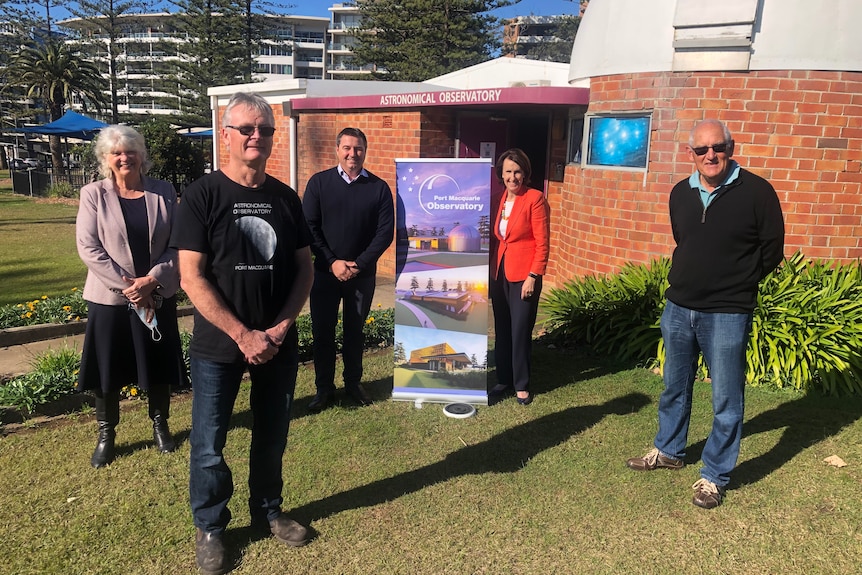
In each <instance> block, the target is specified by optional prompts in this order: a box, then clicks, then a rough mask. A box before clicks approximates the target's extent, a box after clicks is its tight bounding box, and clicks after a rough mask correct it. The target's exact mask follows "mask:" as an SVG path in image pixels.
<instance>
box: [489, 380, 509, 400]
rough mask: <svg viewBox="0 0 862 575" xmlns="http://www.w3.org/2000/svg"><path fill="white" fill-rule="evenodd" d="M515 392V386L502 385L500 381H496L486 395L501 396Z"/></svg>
mask: <svg viewBox="0 0 862 575" xmlns="http://www.w3.org/2000/svg"><path fill="white" fill-rule="evenodd" d="M513 393H515V388H514V387H512V386H511V385H503V384H502V383H498V384H497V385H495V386H494V387H492V388H491V390H490V391H489V392H488V395H490V396H491V397H503V396H506V395H511V394H513Z"/></svg>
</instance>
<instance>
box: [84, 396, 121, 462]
mask: <svg viewBox="0 0 862 575" xmlns="http://www.w3.org/2000/svg"><path fill="white" fill-rule="evenodd" d="M96 421H97V422H98V423H99V440H98V443H96V449H94V450H93V456H92V457H91V458H90V465H92V466H93V467H95V468H96V469H98V468H100V467H105V466H106V465H110V464H111V462H112V461H114V457H115V456H116V451H115V450H114V438H115V437H116V431H115V430H114V428H115V427H116V426H117V423H119V422H120V395H119V393H108V394H104V395H102V397H99V396H96Z"/></svg>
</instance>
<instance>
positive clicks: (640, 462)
mask: <svg viewBox="0 0 862 575" xmlns="http://www.w3.org/2000/svg"><path fill="white" fill-rule="evenodd" d="M626 465H628V466H629V468H631V469H634V470H635V471H652V470H653V469H657V468H659V467H662V468H664V469H682V468H683V467H684V466H685V462H684V461H683V460H682V459H674V458H672V457H665V456H664V455H662V454H661V452H660V451H659V450H658V449H656V448H652V449H651V450H650V452H649V453H647V454H646V455H644V456H643V457H632V458H631V459H629V460H628V461H626Z"/></svg>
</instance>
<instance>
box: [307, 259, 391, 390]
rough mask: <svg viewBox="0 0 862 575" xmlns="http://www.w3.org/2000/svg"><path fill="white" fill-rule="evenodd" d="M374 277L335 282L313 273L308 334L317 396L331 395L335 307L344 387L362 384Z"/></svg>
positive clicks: (333, 382) (333, 365)
mask: <svg viewBox="0 0 862 575" xmlns="http://www.w3.org/2000/svg"><path fill="white" fill-rule="evenodd" d="M375 280H376V278H375V276H373V275H371V276H368V277H355V278H353V279H351V280H348V281H346V282H342V281H339V280H338V279H337V278H336V277H335V276H334V275H332V274H331V273H330V272H328V271H326V272H325V271H321V270H315V271H314V286H313V287H312V288H311V298H310V302H311V331H312V335H313V336H314V371H315V376H314V383H315V385H316V386H317V391H318V392H328V391H330V392H331V391H335V355H336V352H337V350H336V345H335V328H336V326H337V324H338V306H339V304H341V303H342V302H344V305H343V306H342V310H341V319H342V322H341V327H342V344H341V357H342V359H343V360H344V372H343V374H342V376H343V377H344V385H345V387H346V386H350V385H357V384H358V383H359V382H360V381H362V351H363V349H364V348H365V336H364V334H363V331H362V330H363V327H364V326H365V319H366V318H367V317H368V312H369V311H371V299H372V297H374V286H375Z"/></svg>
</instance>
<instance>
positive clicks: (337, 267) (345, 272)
mask: <svg viewBox="0 0 862 575" xmlns="http://www.w3.org/2000/svg"><path fill="white" fill-rule="evenodd" d="M329 269H330V271H331V272H332V275H334V276H335V277H336V278H337V279H338V281H342V282H346V281H347V280H349V279H353V278H355V277H356V276H357V275H358V274H359V266H357V265H356V262H349V261H347V260H335V261H334V262H332V265H331V266H329Z"/></svg>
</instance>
